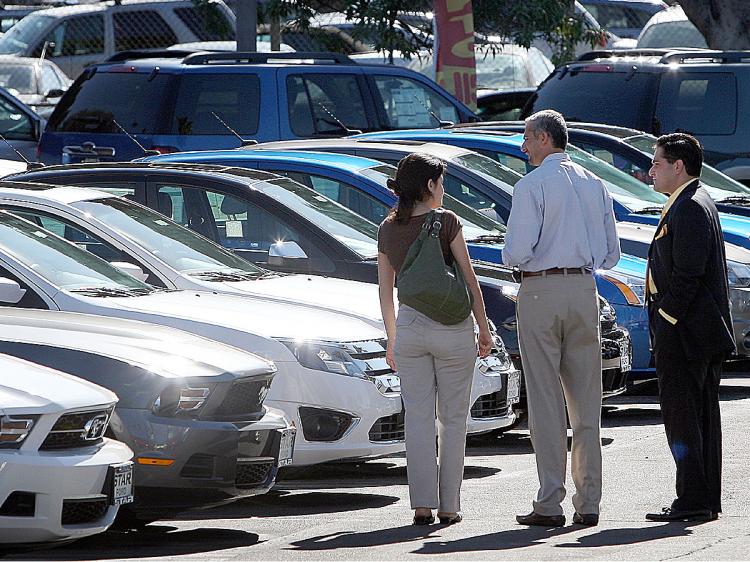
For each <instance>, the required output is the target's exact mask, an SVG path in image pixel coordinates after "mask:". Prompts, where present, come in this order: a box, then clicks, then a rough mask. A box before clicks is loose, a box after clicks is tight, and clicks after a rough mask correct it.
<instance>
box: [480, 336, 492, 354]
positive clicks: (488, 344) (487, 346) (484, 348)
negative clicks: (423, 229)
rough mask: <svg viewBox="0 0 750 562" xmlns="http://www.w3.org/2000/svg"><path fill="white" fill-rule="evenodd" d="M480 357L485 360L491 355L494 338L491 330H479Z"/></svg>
mask: <svg viewBox="0 0 750 562" xmlns="http://www.w3.org/2000/svg"><path fill="white" fill-rule="evenodd" d="M478 339H479V341H478V344H479V357H481V358H485V357H487V356H488V355H489V354H490V351H492V336H491V335H490V331H489V330H486V329H484V330H482V329H480V330H479V338H478Z"/></svg>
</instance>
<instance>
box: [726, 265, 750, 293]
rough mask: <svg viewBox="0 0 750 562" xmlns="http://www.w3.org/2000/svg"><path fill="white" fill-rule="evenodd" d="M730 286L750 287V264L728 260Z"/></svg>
mask: <svg viewBox="0 0 750 562" xmlns="http://www.w3.org/2000/svg"><path fill="white" fill-rule="evenodd" d="M727 276H728V278H729V286H730V287H732V288H735V287H750V266H749V265H746V264H744V263H740V262H738V261H732V260H727Z"/></svg>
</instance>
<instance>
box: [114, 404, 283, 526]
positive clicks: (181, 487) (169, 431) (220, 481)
mask: <svg viewBox="0 0 750 562" xmlns="http://www.w3.org/2000/svg"><path fill="white" fill-rule="evenodd" d="M112 429H113V431H114V432H115V435H117V437H118V438H119V439H121V440H123V441H125V442H126V443H128V444H129V445H130V446H131V447H132V448H133V450H134V453H135V463H136V466H135V501H134V502H133V504H132V505H131V506H129V507H128V509H129V510H132V511H134V512H136V513H137V514H139V515H141V516H148V515H152V516H154V515H155V516H165V515H169V514H170V513H174V512H176V511H182V510H185V509H194V508H201V507H208V506H211V505H218V504H221V503H225V502H228V501H232V500H234V499H236V498H239V497H244V496H251V495H257V494H263V493H265V492H267V491H268V490H269V489H270V488H271V487H272V486H273V484H274V481H275V479H276V473H277V471H278V463H279V448H280V444H281V440H282V433H283V432H285V431H292V432H294V429H293V428H291V426H290V425H289V421H288V419H287V418H286V417H285V416H284V414H283V412H280V411H278V410H276V409H274V408H266V411H265V413H264V415H263V417H262V418H261V419H260V420H258V421H249V422H243V421H236V422H227V421H211V420H194V419H187V418H167V417H160V416H155V415H154V414H153V413H151V412H150V411H146V410H129V409H120V408H118V409H117V410H116V412H115V416H114V417H113V420H112Z"/></svg>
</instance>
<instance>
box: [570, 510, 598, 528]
mask: <svg viewBox="0 0 750 562" xmlns="http://www.w3.org/2000/svg"><path fill="white" fill-rule="evenodd" d="M573 523H575V524H576V525H585V526H586V527H596V526H597V525H598V524H599V514H598V513H578V512H577V511H576V512H575V513H574V514H573Z"/></svg>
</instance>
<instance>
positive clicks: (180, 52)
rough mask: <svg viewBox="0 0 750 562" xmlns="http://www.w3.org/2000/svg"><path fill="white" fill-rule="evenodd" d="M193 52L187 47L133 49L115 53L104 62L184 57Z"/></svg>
mask: <svg viewBox="0 0 750 562" xmlns="http://www.w3.org/2000/svg"><path fill="white" fill-rule="evenodd" d="M193 53H195V51H191V50H187V49H170V50H167V49H133V50H131V51H120V52H118V53H115V54H114V55H112V56H111V57H109V58H108V59H106V60H105V61H104V62H122V61H126V60H139V59H182V58H185V57H186V56H188V55H191V54H193Z"/></svg>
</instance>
